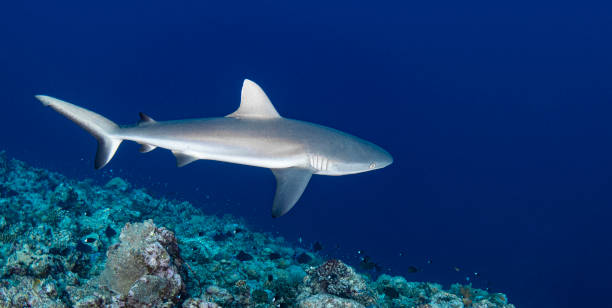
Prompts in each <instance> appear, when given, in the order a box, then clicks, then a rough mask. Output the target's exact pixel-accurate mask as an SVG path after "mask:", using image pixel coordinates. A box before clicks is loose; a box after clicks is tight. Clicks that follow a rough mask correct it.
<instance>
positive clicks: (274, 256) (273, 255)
mask: <svg viewBox="0 0 612 308" xmlns="http://www.w3.org/2000/svg"><path fill="white" fill-rule="evenodd" d="M268 258H269V259H270V260H277V259H280V258H281V255H280V253H278V252H273V253H271V254H269V255H268Z"/></svg>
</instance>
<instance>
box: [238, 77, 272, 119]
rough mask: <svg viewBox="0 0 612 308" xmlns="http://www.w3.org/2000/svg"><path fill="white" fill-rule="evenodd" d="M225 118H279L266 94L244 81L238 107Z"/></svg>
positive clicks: (254, 85)
mask: <svg viewBox="0 0 612 308" xmlns="http://www.w3.org/2000/svg"><path fill="white" fill-rule="evenodd" d="M227 117H230V118H257V119H274V118H280V117H281V116H280V115H279V114H278V112H276V109H275V108H274V105H272V102H270V99H269V98H268V96H267V95H266V93H265V92H264V91H263V90H262V89H261V88H260V87H259V86H258V85H257V84H256V83H254V82H252V81H250V80H248V79H245V80H244V83H243V84H242V95H241V98H240V107H238V110H236V111H234V112H233V113H231V114H228V115H227Z"/></svg>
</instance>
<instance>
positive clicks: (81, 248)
mask: <svg viewBox="0 0 612 308" xmlns="http://www.w3.org/2000/svg"><path fill="white" fill-rule="evenodd" d="M75 248H76V250H77V251H80V252H82V253H90V252H92V251H93V249H91V247H90V246H89V245H85V244H83V243H81V241H78V242H77V244H76V247H75Z"/></svg>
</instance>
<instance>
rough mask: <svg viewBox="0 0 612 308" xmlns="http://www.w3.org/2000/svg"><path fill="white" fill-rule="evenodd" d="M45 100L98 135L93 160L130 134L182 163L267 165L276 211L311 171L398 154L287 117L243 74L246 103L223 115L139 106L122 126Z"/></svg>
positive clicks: (102, 160) (368, 163) (98, 161)
mask: <svg viewBox="0 0 612 308" xmlns="http://www.w3.org/2000/svg"><path fill="white" fill-rule="evenodd" d="M36 98H37V99H39V100H40V101H41V102H42V103H43V104H44V105H45V106H50V107H51V108H53V109H55V110H56V111H57V112H59V113H61V114H62V115H64V116H66V117H67V118H68V119H70V120H72V121H74V122H75V123H76V124H78V125H79V126H81V127H82V128H83V129H85V130H86V131H87V132H89V133H90V134H92V135H93V136H94V137H96V139H97V140H98V152H97V153H96V158H95V163H94V167H95V168H96V169H100V168H102V167H104V165H106V164H107V163H108V162H109V161H110V160H111V158H112V157H113V155H115V152H116V151H117V148H118V147H119V144H121V142H122V141H124V140H129V141H134V142H137V143H139V144H140V145H141V148H140V152H143V153H146V152H150V151H152V150H154V149H155V148H158V147H159V148H164V149H168V150H170V151H172V153H173V154H174V156H175V157H176V161H177V165H178V166H179V167H182V166H185V165H187V164H189V163H191V162H194V161H196V160H199V159H207V160H216V161H223V162H228V163H234V164H242V165H248V166H256V167H262V168H269V169H270V170H271V171H272V173H273V174H274V176H275V177H276V194H275V196H274V203H273V205H272V216H273V217H279V216H282V215H284V214H285V213H287V212H288V211H289V210H290V209H291V208H292V207H293V206H294V205H295V203H296V202H297V201H298V200H299V199H300V197H301V196H302V193H303V192H304V190H305V189H306V186H307V185H308V182H309V181H310V178H311V177H312V175H313V174H319V175H346V174H354V173H361V172H366V171H372V170H376V169H380V168H384V167H386V166H388V165H390V164H391V163H392V162H393V158H392V157H391V155H389V153H387V151H385V150H383V149H382V148H381V147H379V146H377V145H375V144H373V143H371V142H368V141H365V140H363V139H360V138H357V137H355V136H351V135H349V134H347V133H344V132H341V131H338V130H335V129H332V128H329V127H325V126H322V125H317V124H313V123H309V122H303V121H297V120H292V119H288V118H284V117H281V116H280V114H279V113H278V112H277V111H276V108H274V105H272V102H270V99H269V98H268V96H267V95H266V94H265V93H264V91H263V90H262V89H261V88H260V87H259V86H258V85H257V84H255V83H254V82H252V81H250V80H248V79H247V80H244V83H243V85H242V95H241V100H240V107H238V109H237V110H236V111H234V112H233V113H231V114H229V115H227V116H225V117H217V118H204V119H189V120H177V121H164V122H158V121H155V120H153V119H152V118H151V117H149V116H147V115H145V114H144V113H140V122H139V123H138V124H136V125H127V126H125V125H124V126H119V125H117V124H115V123H114V122H112V121H111V120H109V119H107V118H105V117H103V116H101V115H99V114H97V113H95V112H92V111H89V110H87V109H85V108H81V107H79V106H76V105H73V104H70V103H68V102H64V101H61V100H59V99H56V98H53V97H49V96H46V95H37V96H36Z"/></svg>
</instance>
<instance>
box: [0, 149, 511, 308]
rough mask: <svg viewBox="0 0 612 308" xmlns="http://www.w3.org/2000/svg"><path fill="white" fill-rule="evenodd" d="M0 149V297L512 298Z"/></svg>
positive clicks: (420, 303) (105, 302) (253, 302)
mask: <svg viewBox="0 0 612 308" xmlns="http://www.w3.org/2000/svg"><path fill="white" fill-rule="evenodd" d="M92 183H93V182H92V181H75V180H71V179H68V178H66V177H64V176H62V175H60V174H58V173H54V172H50V171H47V170H43V169H37V168H33V167H30V166H28V165H26V164H25V163H23V162H21V161H18V160H14V159H12V160H9V159H7V158H6V155H5V154H0V242H1V245H0V307H189V308H196V307H197V308H207V307H208V308H214V307H332V308H333V307H432V308H433V307H440V308H442V307H504V308H509V307H514V306H513V305H512V304H509V303H508V302H507V298H506V296H505V295H503V294H501V293H488V292H486V291H483V290H478V289H473V288H471V286H464V285H460V284H456V285H453V286H451V288H450V290H448V291H445V290H444V289H443V288H442V286H441V285H439V284H435V283H426V282H408V281H406V279H404V278H403V277H400V276H396V277H392V276H389V275H381V276H380V277H378V279H377V280H376V281H372V280H371V279H370V278H369V277H368V276H366V275H362V274H360V273H358V272H357V271H356V270H355V269H353V268H352V267H350V266H348V265H346V264H344V263H343V262H342V261H340V260H323V259H322V258H321V256H320V255H318V254H317V253H316V252H313V251H306V250H305V249H303V248H300V247H295V246H293V245H290V244H289V243H287V242H285V241H284V240H283V238H281V237H274V236H270V235H268V234H263V233H258V232H252V231H250V230H249V229H248V228H247V227H246V226H245V223H244V222H243V221H242V220H241V219H237V218H234V217H231V216H224V217H223V218H219V217H216V216H212V215H206V214H205V213H203V212H202V210H200V209H197V208H195V207H194V206H192V205H191V204H190V203H188V202H177V201H169V200H166V199H156V198H153V197H151V196H150V195H149V194H147V193H146V192H145V191H144V190H143V189H137V188H132V187H131V186H130V185H129V184H128V183H126V182H125V181H124V180H122V179H120V178H114V179H112V180H110V181H109V182H108V183H107V184H106V185H105V186H104V187H100V186H96V185H94V184H92Z"/></svg>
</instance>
